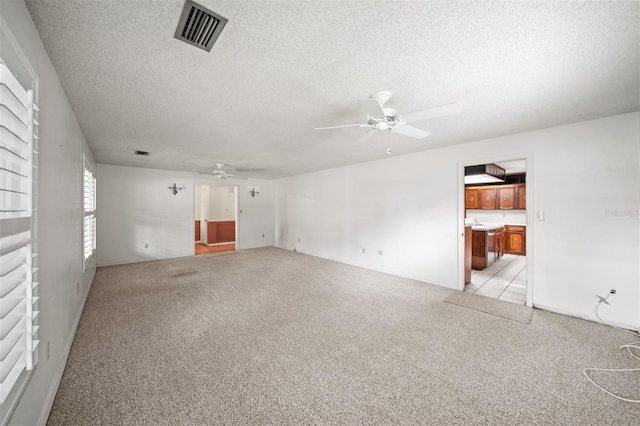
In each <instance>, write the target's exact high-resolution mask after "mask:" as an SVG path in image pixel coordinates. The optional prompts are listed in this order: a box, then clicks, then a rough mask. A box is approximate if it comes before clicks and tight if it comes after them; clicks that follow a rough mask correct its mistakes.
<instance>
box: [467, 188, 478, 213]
mask: <svg viewBox="0 0 640 426" xmlns="http://www.w3.org/2000/svg"><path fill="white" fill-rule="evenodd" d="M464 194H465V201H464V207H465V208H466V209H471V210H477V209H478V208H479V207H478V206H479V204H478V189H476V188H465V190H464Z"/></svg>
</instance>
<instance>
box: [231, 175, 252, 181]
mask: <svg viewBox="0 0 640 426" xmlns="http://www.w3.org/2000/svg"><path fill="white" fill-rule="evenodd" d="M225 179H244V180H246V179H249V178H246V177H240V176H236V175H227V177H225Z"/></svg>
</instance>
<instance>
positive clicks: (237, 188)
mask: <svg viewBox="0 0 640 426" xmlns="http://www.w3.org/2000/svg"><path fill="white" fill-rule="evenodd" d="M198 185H207V186H224V187H226V188H230V187H233V188H235V190H234V194H235V197H234V198H235V209H236V211H235V218H234V220H235V222H236V231H235V232H236V235H235V240H236V241H235V245H236V250H240V247H239V246H238V235H239V233H240V232H239V228H240V220H239V218H240V210H239V208H240V200H239V198H240V185H239V184H237V183H236V184H233V183H217V182H215V183H214V182H208V181H194V182H193V192H192V196H193V218H192V220H191V224H192V229H191V235H192V236H193V235H195V233H196V209H195V206H196V196H199V194H197V191H196V187H197V186H198ZM209 199H211V194H209ZM200 227H201V228H200V229H202V223H200ZM200 232H202V230H201V231H200ZM195 254H196V249H195V244H194V245H193V255H194V256H195Z"/></svg>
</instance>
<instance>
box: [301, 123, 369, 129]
mask: <svg viewBox="0 0 640 426" xmlns="http://www.w3.org/2000/svg"><path fill="white" fill-rule="evenodd" d="M343 127H368V124H345V125H344V126H330V127H316V128H315V129H313V130H326V129H341V128H343Z"/></svg>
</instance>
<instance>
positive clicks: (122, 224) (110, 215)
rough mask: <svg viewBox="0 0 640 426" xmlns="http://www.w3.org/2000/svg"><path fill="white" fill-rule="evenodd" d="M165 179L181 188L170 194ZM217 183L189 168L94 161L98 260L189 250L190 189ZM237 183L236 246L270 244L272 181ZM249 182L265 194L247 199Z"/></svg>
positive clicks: (191, 250)
mask: <svg viewBox="0 0 640 426" xmlns="http://www.w3.org/2000/svg"><path fill="white" fill-rule="evenodd" d="M170 182H171V183H173V182H175V183H177V184H182V185H184V187H185V189H183V190H182V191H180V192H178V194H177V195H173V194H172V193H171V192H170V191H169V189H168V186H169V183H170ZM217 182H218V180H217V179H216V178H213V177H211V178H207V177H201V176H195V175H194V174H193V173H185V172H173V171H167V170H156V169H144V168H134V167H123V166H112V165H106V164H98V186H97V195H98V211H97V225H98V233H97V238H98V250H97V251H98V265H99V266H104V265H113V264H121V263H132V262H141V261H145V260H154V259H165V258H171V257H180V256H191V255H193V254H194V241H193V240H194V235H195V229H194V226H195V225H194V220H195V219H194V218H195V194H194V188H195V187H196V185H197V184H209V185H212V186H215V185H216V183H217ZM245 182H246V183H245ZM225 185H229V182H228V181H226V182H225ZM239 185H240V187H239V191H238V207H239V210H240V211H241V212H240V214H239V215H238V222H237V228H238V241H236V247H237V249H247V248H254V247H264V246H272V245H273V244H274V234H273V223H274V215H273V191H272V182H270V181H265V180H257V179H249V180H248V181H243V183H240V184H239ZM252 185H258V186H260V187H261V188H262V189H263V191H264V193H263V194H259V195H258V196H256V198H251V195H250V194H249V192H248V190H246V191H245V189H246V188H245V187H246V186H252ZM263 195H264V196H263ZM259 197H260V198H259ZM263 235H264V237H263ZM147 244H148V247H146V245H147Z"/></svg>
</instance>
